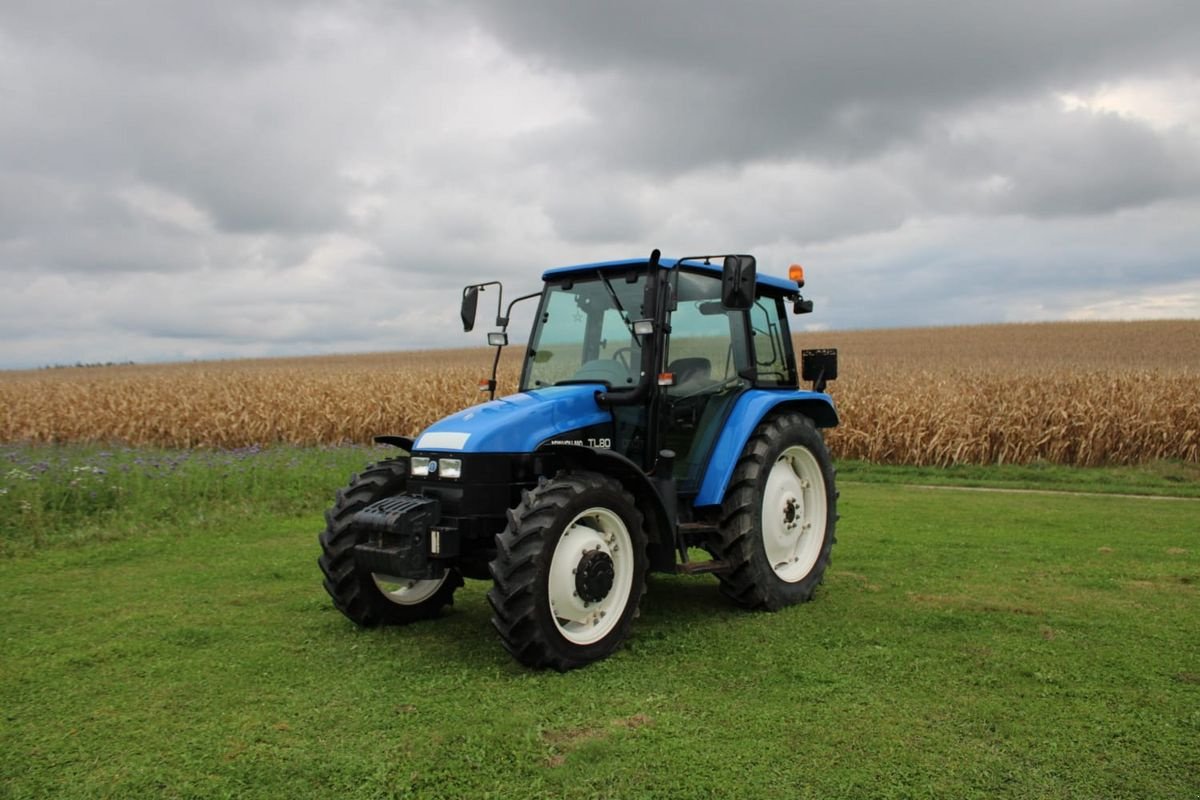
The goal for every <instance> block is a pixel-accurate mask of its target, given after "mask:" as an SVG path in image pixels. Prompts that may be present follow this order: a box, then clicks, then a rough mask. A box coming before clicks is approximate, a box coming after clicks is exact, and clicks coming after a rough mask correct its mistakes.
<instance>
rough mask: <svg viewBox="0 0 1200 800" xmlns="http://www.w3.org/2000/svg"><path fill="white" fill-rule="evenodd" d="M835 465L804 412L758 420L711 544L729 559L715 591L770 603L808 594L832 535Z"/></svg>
mask: <svg viewBox="0 0 1200 800" xmlns="http://www.w3.org/2000/svg"><path fill="white" fill-rule="evenodd" d="M835 475H836V470H834V468H833V462H832V460H831V459H830V457H829V450H828V448H827V447H826V446H825V441H824V439H822V438H821V434H820V433H819V432H818V431H817V429H816V427H814V426H813V423H812V420H810V419H809V418H808V417H806V416H804V415H803V414H798V413H794V412H790V413H786V412H785V413H782V414H779V415H777V416H774V417H768V418H767V419H764V420H763V421H762V422H761V423H759V425H758V427H757V428H756V429H755V430H754V433H753V434H751V436H750V439H749V441H747V442H746V446H745V447H744V448H743V449H742V454H741V456H740V457H739V458H738V462H737V466H736V467H735V468H734V471H733V476H732V477H731V478H730V481H729V488H728V489H727V490H726V492H725V499H724V502H723V503H722V505H721V522H720V525H719V527H718V533H717V541H716V542H714V547H713V549H714V550H715V551H716V555H717V557H718V558H720V559H721V560H724V561H727V562H728V563H729V567H728V568H727V569H726V570H723V571H722V572H718V573H717V578H718V580H719V581H720V583H721V591H722V592H723V593H724V594H725V595H726V596H728V597H729V598H730V599H732V600H733V601H734V602H735V603H737V604H738V605H741V606H743V607H745V608H753V609H766V610H768V611H777V610H779V609H780V608H783V607H784V606H789V605H792V604H794V603H803V602H805V601H807V600H810V599H812V596H813V591H814V590H816V588H817V585H818V584H820V583H821V581H822V580H823V579H824V576H825V569H826V568H827V567H828V566H829V558H830V552H831V550H832V549H833V544H834V542H835V541H836V535H835V528H836V525H837V519H838V516H837V498H838V493H837V489H836V488H835V486H834V476H835Z"/></svg>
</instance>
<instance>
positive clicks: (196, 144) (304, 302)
mask: <svg viewBox="0 0 1200 800" xmlns="http://www.w3.org/2000/svg"><path fill="white" fill-rule="evenodd" d="M1197 42H1200V3H1197V2H1195V1H1194V0H1181V1H1180V2H1158V1H1157V0H1136V2H1133V1H1132V0H1131V1H1130V2H1124V1H1122V0H1086V1H1081V0H1062V1H1061V2H1053V1H1047V0H1037V2H1026V1H1025V0H1008V1H1007V2H1004V3H988V4H983V3H964V2H961V0H958V1H956V2H914V1H912V0H910V1H909V2H904V3H898V2H842V3H823V2H822V3H818V2H799V1H796V2H753V0H748V2H743V3H737V4H734V3H732V2H728V0H725V1H723V2H718V1H717V0H692V2H679V1H678V0H670V1H668V2H636V3H635V2H629V0H609V1H608V2H603V3H601V2H596V3H587V4H585V3H583V2H578V3H568V2H548V1H547V0H528V1H527V2H516V1H509V2H502V1H498V0H477V2H456V3H449V2H445V3H442V2H437V1H436V0H414V1H413V2H404V3H396V2H385V1H384V0H379V2H371V1H370V0H362V1H361V2H353V3H334V2H323V3H310V4H308V3H303V2H298V1H297V0H286V1H285V0H241V2H237V3H233V2H229V3H200V2H195V0H141V1H138V0H129V1H123V0H113V2H104V3H79V2H74V0H72V2H65V1H63V0H38V1H37V2H27V1H24V0H0V367H9V368H11V367H27V366H40V365H45V364H61V363H75V362H80V361H82V362H97V361H126V360H133V361H138V362H143V361H161V360H181V359H184V360H186V359H195V358H210V357H217V358H228V357H239V356H258V355H283V354H307V353H321V352H362V351H372V350H394V349H405V348H412V347H430V346H442V345H451V346H461V345H464V344H469V343H480V342H481V337H482V334H481V332H479V331H476V333H474V334H471V335H470V336H467V335H464V334H462V333H461V330H460V329H459V328H458V325H457V321H456V318H457V302H458V289H459V287H460V286H461V285H462V284H464V283H467V282H469V281H475V280H486V279H493V278H500V279H503V280H504V281H505V284H506V286H507V287H508V288H509V290H510V291H512V292H514V293H515V292H521V293H524V292H528V291H532V290H535V289H536V288H537V284H538V277H539V276H540V274H541V272H542V270H544V269H546V268H548V267H552V266H555V265H560V264H569V263H576V262H581V261H594V260H606V259H611V258H623V257H628V256H636V255H643V254H646V253H648V252H649V251H650V250H651V249H652V248H654V247H659V248H661V249H662V250H663V252H664V254H666V255H680V254H682V253H683V252H684V251H687V252H697V251H703V252H714V251H718V252H725V251H740V252H752V253H755V254H756V255H757V256H758V257H759V268H760V270H764V271H769V272H775V273H777V274H783V273H785V272H786V269H787V265H788V264H790V263H792V262H800V263H802V264H804V265H805V267H806V270H807V273H808V277H809V291H808V294H809V296H810V297H812V298H813V299H815V300H816V303H817V311H816V313H815V314H813V315H812V316H810V317H805V318H803V323H804V324H808V325H813V326H819V327H822V328H832V329H848V328H863V327H885V326H887V327H890V326H907V325H928V324H932V325H943V324H959V323H972V322H1001V321H1018V320H1042V319H1120V318H1147V317H1172V318H1178V317H1191V318H1195V317H1200V47H1197V44H1196V43H1197ZM513 296H515V294H514V295H513Z"/></svg>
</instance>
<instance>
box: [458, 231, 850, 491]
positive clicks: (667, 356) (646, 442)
mask: <svg viewBox="0 0 1200 800" xmlns="http://www.w3.org/2000/svg"><path fill="white" fill-rule="evenodd" d="M657 252H658V251H655V253H654V254H652V256H651V258H650V259H645V260H635V261H609V262H601V263H596V264H582V265H578V266H571V267H562V268H557V269H551V270H549V271H547V272H546V273H545V274H544V275H543V279H544V281H545V287H544V289H543V291H542V292H541V293H540V294H538V295H532V296H528V297H537V298H538V299H539V305H538V310H537V314H536V316H535V318H534V323H533V330H532V332H531V335H530V338H529V344H528V347H527V349H526V352H525V358H524V361H523V363H522V369H521V378H520V386H519V390H520V391H521V392H537V391H538V390H541V389H545V388H547V387H552V386H569V385H590V386H593V387H595V397H596V401H597V404H598V405H599V406H600V407H603V408H606V409H609V410H610V412H611V425H610V426H602V427H603V428H604V429H603V430H582V431H566V432H563V434H562V435H559V436H557V437H555V438H553V439H551V440H549V442H548V443H547V444H583V445H586V446H589V447H602V448H605V449H611V450H613V451H615V452H616V453H619V454H621V455H623V456H625V457H626V458H628V459H629V460H631V461H633V462H634V463H635V464H637V465H639V466H640V467H641V468H642V469H643V470H645V471H650V470H654V469H655V468H656V465H659V464H660V462H661V459H662V458H663V456H662V453H663V452H664V451H666V452H669V453H671V454H673V455H672V456H671V458H672V469H671V473H672V476H673V477H674V478H675V479H676V480H677V482H678V483H677V492H678V494H679V495H680V497H681V498H684V499H685V500H686V499H690V498H693V497H694V496H695V495H696V494H697V492H698V491H699V488H700V484H701V481H702V479H703V477H704V472H705V467H706V466H707V464H708V461H709V456H710V455H711V453H712V450H713V448H714V447H715V445H716V443H717V439H718V433H719V432H720V431H722V430H723V429H724V427H725V422H726V420H727V418H728V416H729V414H730V412H731V411H732V409H733V407H734V405H735V402H736V400H737V399H738V398H739V397H741V396H742V395H743V394H744V393H745V392H746V391H748V390H752V389H761V390H789V389H790V390H793V391H795V390H796V389H797V387H798V383H799V375H798V374H797V364H796V357H795V351H794V349H793V345H792V337H791V332H790V329H789V327H788V318H787V310H788V308H789V306H790V307H792V308H793V309H795V310H797V311H799V312H800V313H808V312H811V310H812V302H811V301H809V300H805V299H804V298H803V297H802V296H801V294H800V290H801V289H802V288H803V285H804V279H803V272H802V271H800V270H799V268H798V267H794V268H793V274H792V276H790V277H789V279H787V280H785V279H782V278H775V277H770V276H758V275H756V271H757V270H756V264H755V260H754V258H753V257H752V256H700V257H694V258H683V259H678V260H675V259H662V258H661V257H659V256H658V255H657ZM714 260H719V262H720V263H721V266H720V267H718V266H716V265H715V264H714V263H713V261H714ZM487 285H490V284H478V285H476V287H468V288H467V291H465V292H464V297H472V292H471V291H470V290H471V289H472V288H483V287H484V286H487ZM523 299H526V298H519V299H518V301H514V303H515V302H519V300H523ZM469 302H470V303H474V302H475V301H474V300H473V299H471V300H470V301H469ZM509 308H510V311H511V305H510V307H509ZM468 316H473V313H472V312H471V309H469V308H467V306H466V305H464V320H465V319H467V318H468ZM498 320H499V321H500V322H501V323H504V325H506V324H507V316H504V317H501V316H499V315H498ZM492 336H493V337H494V338H495V339H496V341H501V340H503V341H504V342H505V343H507V333H506V332H503V331H502V332H500V333H498V334H492ZM825 357H826V359H827V360H829V359H830V358H832V362H831V363H832V364H836V353H833V354H832V356H831V355H830V354H828V353H827V354H826V356H825ZM829 377H833V374H830V375H829ZM493 380H494V376H493ZM484 385H485V386H492V387H494V383H492V381H488V382H486V383H485V384H484ZM822 388H823V387H822ZM813 394H814V395H815V393H813ZM801 404H802V405H804V406H805V407H806V408H809V409H810V410H811V412H812V413H813V414H814V415H815V417H816V418H817V419H819V420H820V422H821V424H823V425H832V424H836V416H835V415H834V414H833V410H832V406H831V405H830V404H828V402H827V399H826V398H824V397H815V396H814V397H812V398H806V399H803V400H801Z"/></svg>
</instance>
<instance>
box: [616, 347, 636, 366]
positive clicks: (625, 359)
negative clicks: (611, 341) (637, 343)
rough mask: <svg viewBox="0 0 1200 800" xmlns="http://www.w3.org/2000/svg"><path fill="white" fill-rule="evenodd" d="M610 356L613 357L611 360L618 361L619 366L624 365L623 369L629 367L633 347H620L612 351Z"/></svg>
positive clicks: (631, 360)
mask: <svg viewBox="0 0 1200 800" xmlns="http://www.w3.org/2000/svg"><path fill="white" fill-rule="evenodd" d="M612 357H613V361H618V362H620V364H621V366H622V367H624V368H625V369H631V368H632V362H633V348H632V347H622V348H620V349H618V350H617V351H616V352H615V353H613V354H612Z"/></svg>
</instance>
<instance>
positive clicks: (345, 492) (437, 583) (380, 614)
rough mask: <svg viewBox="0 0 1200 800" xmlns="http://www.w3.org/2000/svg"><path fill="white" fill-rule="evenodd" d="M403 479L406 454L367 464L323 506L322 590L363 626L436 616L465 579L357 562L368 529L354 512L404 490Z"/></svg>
mask: <svg viewBox="0 0 1200 800" xmlns="http://www.w3.org/2000/svg"><path fill="white" fill-rule="evenodd" d="M407 481H408V459H407V458H394V459H389V460H387V461H380V462H379V463H378V464H371V465H370V466H368V467H367V468H366V469H364V470H363V471H362V473H361V474H358V475H353V476H351V478H350V485H349V486H347V487H346V488H345V489H339V490H338V493H337V501H336V502H335V503H334V505H333V508H331V509H329V510H328V511H326V512H325V530H324V531H322V532H321V536H320V542H321V557H320V558H319V559H318V560H317V563H318V564H319V565H320V567H321V572H323V573H324V574H325V591H327V592H329V596H330V597H332V598H333V604H334V606H336V607H337V609H338V611H341V612H342V613H343V614H345V615H346V617H348V618H349V619H350V620H351V621H353V622H354V623H355V624H357V625H360V626H362V627H364V628H373V627H375V626H376V625H404V624H406V623H409V622H415V621H417V620H421V619H429V618H431V617H436V616H438V615H439V614H440V613H441V611H442V609H443V608H444V607H445V606H448V605H452V604H453V603H454V590H455V589H457V588H458V587H460V586H462V585H463V581H462V576H461V575H459V574H458V572H457V571H456V570H453V569H447V570H446V571H445V572H444V573H442V576H441V578H438V579H434V580H425V581H423V580H409V579H407V578H396V577H392V576H389V575H381V574H379V573H374V572H367V571H365V570H362V569H360V568H359V567H358V565H357V564H356V563H355V561H354V546H355V545H357V544H361V543H362V542H364V541H366V533H365V532H364V531H362V530H361V529H360V528H357V527H355V525H354V524H353V521H354V515H355V514H357V513H358V512H359V511H361V510H362V509H364V508H366V507H367V506H369V505H370V504H371V503H374V502H376V501H377V500H382V499H384V498H385V497H392V496H393V495H397V494H400V493H402V492H403V491H404V486H405V484H406V483H407Z"/></svg>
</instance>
